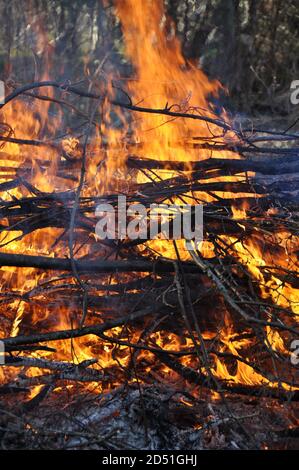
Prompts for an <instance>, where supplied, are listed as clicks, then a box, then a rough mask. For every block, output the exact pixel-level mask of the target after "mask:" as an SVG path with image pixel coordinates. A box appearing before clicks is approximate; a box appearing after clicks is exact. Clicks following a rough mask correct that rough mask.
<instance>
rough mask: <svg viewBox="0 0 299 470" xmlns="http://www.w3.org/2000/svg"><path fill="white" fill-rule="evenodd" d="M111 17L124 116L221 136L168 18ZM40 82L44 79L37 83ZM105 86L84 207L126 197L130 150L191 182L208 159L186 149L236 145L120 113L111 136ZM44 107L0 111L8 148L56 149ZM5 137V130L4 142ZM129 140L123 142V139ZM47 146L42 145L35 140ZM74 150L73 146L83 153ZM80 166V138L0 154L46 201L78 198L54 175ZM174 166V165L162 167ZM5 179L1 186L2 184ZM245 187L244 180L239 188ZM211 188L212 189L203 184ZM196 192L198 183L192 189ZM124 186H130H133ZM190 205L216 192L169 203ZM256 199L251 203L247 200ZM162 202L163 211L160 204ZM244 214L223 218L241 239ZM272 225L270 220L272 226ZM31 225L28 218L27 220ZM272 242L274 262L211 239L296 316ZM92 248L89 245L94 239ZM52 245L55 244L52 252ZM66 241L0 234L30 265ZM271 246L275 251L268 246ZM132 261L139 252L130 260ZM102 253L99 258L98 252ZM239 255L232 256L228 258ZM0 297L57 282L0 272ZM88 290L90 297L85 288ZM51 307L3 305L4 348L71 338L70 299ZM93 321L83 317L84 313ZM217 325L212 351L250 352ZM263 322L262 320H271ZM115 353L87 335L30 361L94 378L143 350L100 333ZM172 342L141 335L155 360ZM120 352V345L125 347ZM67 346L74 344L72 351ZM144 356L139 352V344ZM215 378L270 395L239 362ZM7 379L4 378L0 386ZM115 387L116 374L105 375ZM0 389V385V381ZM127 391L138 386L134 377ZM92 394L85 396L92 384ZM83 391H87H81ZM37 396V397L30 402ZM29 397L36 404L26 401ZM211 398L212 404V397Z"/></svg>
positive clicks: (130, 337)
mask: <svg viewBox="0 0 299 470" xmlns="http://www.w3.org/2000/svg"><path fill="white" fill-rule="evenodd" d="M116 14H117V15H118V17H119V20H120V22H121V26H122V30H123V36H124V42H125V53H126V56H127V58H128V59H129V60H130V61H131V63H132V65H133V77H131V78H128V79H126V80H123V79H122V78H121V77H118V80H117V83H118V84H120V86H119V88H121V87H124V86H126V90H127V92H128V94H129V96H130V97H131V99H132V102H133V104H135V105H139V106H142V107H144V108H149V109H160V110H163V109H164V110H171V111H176V112H180V113H188V114H193V115H196V116H203V115H204V116H206V117H208V118H211V119H214V120H215V119H217V118H219V117H221V118H222V119H223V120H224V121H225V122H226V123H227V124H228V127H229V120H228V116H227V114H226V113H225V111H224V110H221V111H219V110H218V111H217V110H216V105H215V104H213V102H214V103H215V102H216V100H217V97H218V94H219V91H220V90H221V84H220V83H219V82H218V81H217V80H213V81H211V80H209V79H208V77H207V76H206V75H205V74H204V72H203V71H201V70H200V69H198V67H197V66H196V65H195V64H193V63H191V62H187V61H186V60H185V59H184V57H183V54H182V51H181V45H180V42H179V40H178V38H177V37H176V35H175V29H174V25H173V24H172V22H171V21H170V20H169V19H168V18H167V17H166V16H165V14H164V11H163V3H162V1H160V0H157V1H155V2H152V1H148V0H118V1H117V2H116ZM45 78H47V76H46V74H45V75H44V77H43V79H45ZM111 83H112V82H109V83H108V84H107V85H106V89H105V90H104V91H105V100H104V102H103V103H102V104H101V106H102V110H103V119H102V121H101V122H100V123H97V128H96V132H95V134H94V135H93V136H92V138H91V139H90V142H88V146H87V150H86V174H85V180H84V185H83V187H82V196H83V197H88V196H99V195H103V194H107V192H111V193H113V192H114V193H116V192H117V191H125V189H126V187H127V186H129V185H130V183H131V181H130V176H129V174H128V172H127V169H126V161H127V157H128V155H134V152H135V151H136V149H138V155H139V156H140V157H143V158H147V159H154V160H159V161H162V160H164V161H166V162H185V164H186V168H188V169H189V170H192V162H196V161H199V160H206V159H209V158H210V157H211V151H210V150H209V149H201V150H200V152H199V150H198V149H197V148H196V146H192V145H190V143H192V142H194V140H195V139H197V141H199V142H204V141H205V139H207V138H209V139H211V138H212V137H213V139H214V142H215V143H217V144H221V143H225V142H227V141H230V142H234V143H237V137H236V136H235V134H234V133H233V132H231V131H229V130H228V131H227V132H226V135H225V136H224V135H223V134H221V133H220V131H219V127H218V126H217V125H216V124H213V123H210V122H209V123H207V122H205V121H204V120H192V119H182V118H180V119H178V118H175V117H171V118H170V117H169V116H165V115H162V114H154V113H150V112H144V113H140V114H139V115H138V116H136V115H134V114H133V115H131V117H130V118H129V119H128V118H127V116H126V115H125V113H123V112H122V111H120V110H117V111H115V113H116V114H117V119H118V121H119V123H120V125H119V126H118V127H117V128H116V127H114V126H113V125H112V122H111V120H112V118H111V103H110V101H111V100H110V98H111V97H112V96H113V95H114V93H115V88H114V87H113V86H112V84H111ZM51 93H53V91H51V89H50V88H49V89H47V94H48V96H51ZM50 106H51V105H50V102H47V101H39V100H34V105H33V106H32V107H29V105H28V104H26V103H25V102H24V101H21V100H19V101H13V102H11V103H9V104H8V105H7V106H5V108H4V110H3V113H2V117H1V120H2V121H3V122H4V123H7V124H9V126H10V127H11V131H12V136H15V137H17V138H18V139H23V140H31V139H34V140H38V139H40V140H42V139H41V137H42V136H46V137H47V142H48V143H49V144H54V140H51V139H52V138H53V137H54V136H55V135H56V131H57V130H58V129H59V128H60V126H61V125H62V114H61V111H60V110H59V108H57V109H56V108H55V114H54V115H53V110H52V109H51V108H50ZM10 134H11V132H10V131H8V130H7V132H6V136H9V135H10ZM128 135H129V137H128ZM43 140H45V139H43ZM80 144H81V145H80ZM81 157H82V143H81V142H80V140H79V139H78V138H77V137H74V136H70V137H65V138H64V139H62V142H61V144H60V146H58V145H36V146H32V145H22V144H18V143H12V142H6V143H5V145H4V146H3V147H2V152H1V154H0V158H1V166H2V167H7V168H9V169H13V170H14V171H17V174H20V175H21V176H23V177H24V179H26V181H28V182H29V183H30V184H31V185H32V187H34V188H35V190H36V191H39V190H40V191H42V192H43V193H47V194H52V193H54V192H55V191H57V192H58V191H71V190H75V189H76V187H77V186H76V185H77V181H76V182H74V181H73V180H72V179H69V180H66V179H62V178H61V177H60V175H59V165H60V163H61V161H62V159H63V158H65V160H66V161H68V160H72V161H74V160H75V161H76V165H77V167H76V168H77V170H78V171H80V161H81ZM212 157H213V158H215V157H216V158H235V159H240V158H241V157H240V156H239V155H238V154H237V153H236V152H233V151H230V152H229V151H220V150H218V151H216V150H215V151H213V155H212ZM170 166H171V165H170ZM2 173H3V174H2ZM2 173H0V178H1V182H4V181H8V180H9V179H10V178H7V176H6V172H5V171H4V172H3V171H2ZM177 175H178V172H175V171H174V170H172V169H171V168H167V165H166V168H165V169H163V170H157V171H155V173H150V172H148V173H147V174H145V173H144V172H141V171H138V173H137V176H136V180H135V181H134V182H135V183H136V182H137V183H147V182H149V181H151V180H153V181H155V182H159V181H163V180H168V179H170V178H172V177H174V176H177ZM250 176H253V173H249V174H247V175H246V177H250ZM244 178H245V176H244V175H243V174H242V173H241V174H238V175H235V176H226V177H215V178H213V181H215V182H217V181H223V180H224V181H227V182H237V181H244ZM211 181H212V180H211ZM200 182H201V183H204V180H200ZM132 183H133V182H132ZM30 194H31V193H30V188H28V186H27V187H26V186H24V185H21V186H19V187H17V188H13V189H11V190H9V191H7V192H6V193H4V194H3V196H1V197H3V199H5V200H6V201H13V200H16V201H18V200H19V199H21V198H22V197H29V196H30ZM218 195H219V196H221V197H225V198H235V199H236V200H237V199H241V198H242V196H244V194H242V193H238V194H233V193H226V194H222V193H219V194H218ZM188 196H193V197H197V198H198V200H201V201H206V202H209V201H213V200H214V201H215V200H216V197H217V192H214V195H211V194H208V193H206V192H205V191H196V192H192V193H191V191H190V192H189V193H188V192H187V193H185V194H184V196H183V197H180V198H172V199H171V201H169V202H171V203H178V204H180V203H182V201H185V202H186V201H188ZM251 197H255V198H257V197H258V196H257V195H251ZM167 201H168V200H167V198H166V202H167ZM249 209H250V208H249V207H247V206H246V205H244V206H240V205H238V206H237V205H235V206H234V205H232V207H231V211H232V213H231V218H232V220H233V221H236V222H237V223H238V224H239V226H240V227H241V229H242V230H244V231H245V229H246V219H247V213H248V211H249ZM269 215H270V214H269ZM33 217H34V216H33ZM275 237H277V240H278V238H280V239H281V242H280V243H279V244H280V246H281V251H280V252H279V253H271V250H270V249H269V250H266V251H265V250H263V245H262V242H261V240H260V239H259V237H258V236H253V235H252V234H251V235H249V236H248V237H247V238H246V240H245V242H243V241H242V242H240V241H239V240H238V239H237V238H235V237H232V236H223V235H222V236H220V243H221V240H222V242H223V243H224V242H225V243H227V244H233V246H234V253H233V256H235V257H236V256H237V260H238V261H239V262H240V263H241V264H242V265H243V266H244V267H246V269H247V271H248V272H249V273H250V274H251V275H252V276H253V278H254V279H255V280H256V281H257V282H258V284H259V286H260V291H261V295H262V298H264V299H269V298H270V299H271V300H272V301H273V303H274V304H275V305H278V306H282V307H287V308H291V309H292V311H293V312H294V313H295V314H296V315H298V314H299V292H298V289H296V288H294V287H292V285H291V284H290V283H288V282H284V283H283V282H282V281H281V280H280V279H279V277H278V276H276V275H275V273H274V272H271V273H270V274H269V273H268V275H266V274H265V269H266V268H267V265H271V264H273V263H272V261H273V258H274V257H275V256H276V257H277V258H276V262H275V264H276V265H279V266H281V267H289V266H290V265H291V266H292V268H293V270H294V271H295V272H297V273H298V262H297V259H296V250H298V238H297V239H293V240H291V241H287V240H290V234H289V233H278V234H276V235H275ZM91 238H92V241H94V238H93V236H91ZM57 240H59V241H58V242H57ZM66 240H67V238H66V236H65V234H64V233H63V230H62V229H61V228H59V227H57V228H51V230H49V229H40V230H36V231H33V232H32V233H30V234H26V233H24V232H23V231H22V230H19V227H17V226H16V227H15V228H14V230H2V233H1V251H3V252H7V253H24V254H25V253H26V254H35V255H46V256H48V257H58V256H61V257H66V256H69V248H68V243H67V241H66ZM277 240H276V241H277ZM146 248H147V249H151V250H152V252H153V253H155V254H156V255H159V256H162V257H165V258H170V259H172V260H174V259H176V257H177V256H176V250H175V247H174V246H173V243H172V242H169V241H165V240H163V241H160V240H154V241H151V242H147V243H146ZM137 249H140V250H143V249H144V246H143V247H142V248H137ZM177 249H178V251H179V253H180V257H181V259H182V260H184V259H190V256H189V254H188V252H186V250H185V248H184V241H183V240H180V241H179V242H178V243H177ZM198 249H199V251H200V252H201V254H202V256H203V257H204V258H205V259H207V260H209V259H211V258H214V257H215V256H216V253H215V250H214V245H213V244H212V243H211V242H210V241H209V240H204V241H203V242H202V243H201V244H200V246H199V247H198ZM92 250H93V248H92V246H91V245H88V244H85V245H84V244H83V246H81V247H80V250H79V254H80V256H85V255H88V254H90V253H92ZM98 250H99V252H100V250H101V248H99V249H98ZM236 253H237V255H236ZM0 273H1V289H2V290H4V291H5V289H7V287H9V288H10V289H11V290H13V291H14V292H15V293H18V294H19V295H20V296H22V294H24V293H26V292H27V293H28V292H33V291H34V290H35V289H38V286H40V285H41V283H49V286H52V287H53V286H54V287H55V283H57V285H59V283H62V282H64V280H61V279H58V280H57V279H55V274H53V273H52V274H50V275H49V274H48V273H42V272H39V271H38V272H37V271H36V270H34V269H31V268H26V269H19V268H4V267H2V268H1V271H0ZM67 282H68V284H69V285H71V286H72V285H74V286H75V280H74V279H73V278H72V277H71V276H70V277H69V278H68V279H67ZM105 282H106V284H107V285H108V284H110V285H113V284H116V283H117V282H118V280H116V279H113V276H111V277H110V279H107V278H106V279H104V280H103V283H105ZM88 287H89V286H88ZM93 289H94V290H92V288H91V292H92V293H93V294H94V295H95V296H96V295H97V296H99V297H100V296H104V295H105V294H104V291H103V290H101V288H100V287H98V288H97V287H95V288H93ZM52 295H53V304H52V305H49V306H47V305H46V306H45V303H43V301H44V299H43V298H42V294H41V298H39V296H38V292H37V294H36V298H35V303H34V304H33V306H32V307H30V306H29V304H28V303H27V302H26V300H27V299H26V298H25V299H22V298H16V299H14V300H13V301H12V302H11V303H10V304H9V313H10V326H9V327H5V328H4V327H3V329H2V331H1V337H6V336H17V335H18V334H21V333H22V332H23V331H33V330H34V328H39V327H41V328H43V329H48V328H49V329H52V330H57V331H58V330H63V329H68V328H71V327H76V326H77V325H78V322H79V320H78V319H79V318H80V308H79V307H78V304H77V301H76V300H74V301H73V300H72V299H69V298H65V299H63V302H61V301H59V299H56V298H55V289H54V288H53V294H52ZM89 313H90V312H89ZM101 315H103V318H105V312H100V315H98V317H97V318H96V320H94V319H93V318H89V317H88V322H89V323H88V324H91V323H92V322H99V323H101V322H103V321H104V320H103V318H102V317H101ZM224 318H225V325H224V326H223V328H222V330H221V332H220V335H219V341H220V343H221V347H220V352H229V353H231V354H232V355H233V356H235V358H238V357H239V358H240V359H242V356H241V354H240V351H241V350H243V349H244V348H245V349H246V348H248V347H249V346H250V345H251V341H252V340H251V339H243V340H236V336H237V332H236V331H234V330H233V327H232V325H231V324H230V322H229V317H228V316H227V312H226V311H224ZM269 320H271V313H269ZM109 336H110V338H112V339H113V340H115V341H114V342H109V341H105V339H103V340H102V342H101V346H100V347H99V345H98V344H99V343H98V339H99V338H96V339H97V341H96V344H97V346H95V337H94V336H93V335H88V336H85V337H83V338H77V339H73V340H72V342H70V341H69V340H63V341H57V342H55V341H54V342H51V343H49V346H51V347H53V348H55V349H56V350H57V351H56V353H54V354H53V352H50V351H38V352H36V353H35V352H33V353H31V355H30V357H32V358H37V357H39V358H40V357H43V358H45V359H47V358H53V357H55V359H56V360H61V361H66V362H72V363H74V364H80V362H82V361H85V360H89V359H93V358H94V359H96V360H97V363H96V364H94V365H93V369H95V370H98V371H101V370H103V369H111V370H113V371H114V369H115V370H116V369H117V367H120V368H122V369H125V368H126V367H127V366H128V365H129V363H130V361H131V360H132V351H131V349H130V346H128V345H126V344H125V343H126V342H131V343H138V341H141V339H140V332H138V331H137V330H134V331H123V329H122V328H115V329H113V330H111V331H110V333H109ZM182 336H183V337H184V339H182V337H180V336H179V335H177V334H175V333H169V332H166V331H163V329H161V330H160V331H158V332H152V333H151V334H149V344H153V345H155V347H160V348H162V349H164V350H168V351H170V350H172V351H182V350H185V349H186V350H188V349H192V348H193V346H194V344H193V341H192V340H191V338H190V337H189V335H188V336H187V334H186V332H184V335H182ZM211 336H213V333H211V332H209V331H206V332H203V337H204V339H205V340H206V341H208V340H209V339H210V338H211ZM265 341H266V342H268V344H269V345H270V346H271V348H272V349H273V350H274V351H275V352H277V353H281V354H288V350H287V347H286V344H285V342H284V338H282V337H281V335H280V334H279V333H278V331H277V330H274V329H272V328H271V327H270V326H267V327H266V328H265ZM122 342H123V343H124V344H122ZM70 343H72V344H70ZM140 344H141V343H140ZM138 359H139V360H140V361H143V360H144V361H145V362H146V365H145V367H146V369H145V370H146V371H148V370H150V369H151V367H153V366H154V363H155V356H154V354H153V353H152V352H150V351H147V350H143V351H142V352H139V353H138ZM214 360H215V362H214V365H213V367H212V372H213V374H214V375H215V376H216V377H217V378H219V379H224V380H226V381H230V382H233V383H237V384H244V385H256V384H268V385H269V384H271V382H270V381H269V380H268V379H267V378H265V377H264V376H263V375H262V374H260V373H258V372H256V370H254V368H253V367H251V366H250V365H249V364H248V363H245V362H242V361H241V360H237V369H236V371H235V373H233V372H231V371H230V370H229V369H228V366H227V365H226V363H225V361H224V360H222V359H220V358H219V357H216V356H215V357H214ZM180 362H181V364H183V365H186V366H191V365H195V364H196V362H195V359H194V357H193V356H192V357H190V356H188V355H186V356H185V357H184V356H183V358H181V359H180ZM41 371H42V369H37V368H30V369H28V370H27V375H29V376H34V375H37V374H40V373H41ZM161 371H162V372H163V373H165V374H166V375H167V374H171V372H170V368H168V367H167V366H166V365H163V366H161ZM7 374H10V376H11V374H15V375H16V374H17V371H16V370H14V371H11V370H9V372H7ZM3 375H4V374H3ZM112 375H113V374H112ZM2 378H3V377H2ZM4 379H5V377H4ZM130 380H131V381H134V380H137V379H136V377H131V378H130ZM118 383H119V376H118V375H117V372H115V376H114V377H112V378H111V381H110V385H108V386H107V388H109V387H112V386H113V385H116V384H118ZM92 386H93V387H94V384H92ZM87 387H91V386H90V385H87ZM104 388H105V386H104V385H103V386H102V385H98V386H97V391H99V390H100V391H102V390H104ZM38 390H39V388H36V389H35V390H34V393H38ZM34 393H33V394H34ZM214 395H215V397H218V395H217V393H216V392H215V393H214Z"/></svg>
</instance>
